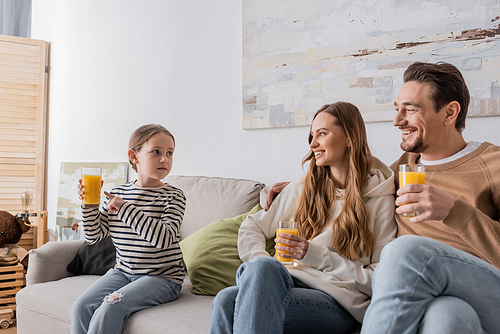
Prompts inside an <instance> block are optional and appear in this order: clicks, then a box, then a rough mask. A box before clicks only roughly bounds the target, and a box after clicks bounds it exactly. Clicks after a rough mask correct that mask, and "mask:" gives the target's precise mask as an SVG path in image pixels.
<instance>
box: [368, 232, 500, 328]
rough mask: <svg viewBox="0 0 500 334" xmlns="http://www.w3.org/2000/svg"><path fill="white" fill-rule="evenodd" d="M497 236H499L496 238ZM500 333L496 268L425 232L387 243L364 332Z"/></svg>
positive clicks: (499, 274) (499, 284)
mask: <svg viewBox="0 0 500 334" xmlns="http://www.w3.org/2000/svg"><path fill="white" fill-rule="evenodd" d="M499 242H500V240H499ZM483 331H484V332H485V333H500V270H499V269H498V268H496V267H494V266H493V265H491V264H489V263H487V262H486V261H483V260H481V259H479V258H477V257H475V256H473V255H471V254H468V253H466V252H463V251H460V250H458V249H456V248H453V247H450V246H448V245H446V244H444V243H441V242H438V241H436V240H432V239H429V238H424V237H419V236H414V235H408V236H402V237H399V238H397V239H396V240H394V241H392V242H391V243H389V244H388V245H387V246H385V248H384V250H383V251H382V256H381V260H380V263H379V264H378V265H377V267H376V269H375V273H374V277H373V296H372V302H371V305H370V306H369V307H368V310H367V312H366V314H365V317H364V320H363V327H362V333H366V334H377V333H383V334H390V333H394V334H403V333H425V334H429V333H440V334H446V333H450V334H451V333H474V334H477V333H483Z"/></svg>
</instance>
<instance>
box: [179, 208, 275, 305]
mask: <svg viewBox="0 0 500 334" xmlns="http://www.w3.org/2000/svg"><path fill="white" fill-rule="evenodd" d="M261 209H262V207H261V206H260V205H259V204H257V205H256V206H255V207H254V208H253V209H252V210H250V211H249V212H247V213H244V214H241V215H238V216H236V217H232V218H226V219H222V220H219V221H217V222H214V223H212V224H210V225H208V226H207V227H205V228H203V229H201V230H198V231H196V232H195V233H193V234H191V235H190V236H189V237H187V238H186V239H184V240H182V241H181V242H180V246H181V249H182V255H183V257H184V262H186V266H187V271H188V274H189V277H190V279H191V282H192V284H193V289H192V292H193V293H194V294H198V295H211V296H215V295H216V294H217V292H219V291H220V290H222V289H224V288H225V287H228V286H232V285H236V270H237V269H238V267H239V266H240V264H241V260H240V258H239V256H238V246H237V243H238V230H239V228H240V225H241V223H242V222H243V220H245V218H246V217H247V216H248V215H249V214H254V213H257V212H258V211H260V210H261ZM267 250H268V252H269V253H271V254H272V255H274V240H273V239H271V240H268V249H267Z"/></svg>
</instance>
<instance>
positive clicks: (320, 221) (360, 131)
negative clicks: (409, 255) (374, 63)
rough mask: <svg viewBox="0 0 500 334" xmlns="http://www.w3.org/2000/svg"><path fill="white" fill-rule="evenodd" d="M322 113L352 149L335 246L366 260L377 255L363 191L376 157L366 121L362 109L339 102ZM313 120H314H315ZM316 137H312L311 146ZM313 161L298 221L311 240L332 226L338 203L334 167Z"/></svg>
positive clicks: (310, 157) (311, 156) (335, 227)
mask: <svg viewBox="0 0 500 334" xmlns="http://www.w3.org/2000/svg"><path fill="white" fill-rule="evenodd" d="M322 112H327V113H329V114H330V115H332V116H334V117H335V119H336V121H337V122H336V124H337V125H339V126H340V127H342V128H343V130H344V132H345V134H346V136H347V139H348V142H349V143H350V146H349V147H347V154H348V155H349V167H348V171H347V176H346V181H345V192H344V196H345V201H344V205H343V207H342V210H341V212H340V214H339V215H338V217H337V218H336V219H335V221H334V222H333V228H332V232H333V233H332V246H333V247H335V248H336V249H337V252H338V253H339V254H340V255H343V256H345V257H346V258H348V259H351V260H352V259H356V258H362V257H364V256H369V255H371V254H372V253H373V244H374V238H373V233H372V231H371V229H370V227H369V221H370V216H369V213H368V210H367V209H366V205H365V202H364V201H363V198H362V189H363V186H364V184H365V182H366V180H367V177H368V172H369V171H370V166H371V162H372V155H371V153H370V148H369V147H368V141H367V139H366V130H365V124H364V121H363V118H362V117H361V113H360V112H359V110H358V108H357V107H356V106H354V105H353V104H351V103H347V102H336V103H332V104H328V105H325V106H323V107H322V108H321V109H320V110H318V111H317V112H316V114H315V115H314V118H316V116H317V115H318V114H320V113H322ZM314 118H313V121H314ZM312 139H313V137H312V134H311V133H310V134H309V144H310V143H311V141H312ZM307 161H309V162H310V163H309V169H308V171H307V174H306V177H305V180H304V188H303V189H302V194H301V195H300V199H299V203H298V205H297V209H296V210H295V213H294V216H293V217H294V218H293V219H294V220H295V221H296V222H297V225H298V229H299V235H301V236H303V237H305V238H306V239H308V240H310V239H312V238H314V237H315V236H317V235H319V234H321V233H322V232H323V229H324V228H325V226H326V225H327V223H328V218H329V215H330V213H331V211H332V208H333V206H334V203H335V200H336V190H335V189H336V188H337V187H338V185H339V181H342V180H336V179H335V178H334V177H333V175H332V173H331V171H330V166H317V165H316V159H315V158H314V153H313V152H312V151H311V152H309V153H308V154H307V156H306V157H305V158H304V159H303V161H302V165H304V164H305V163H306V162H307Z"/></svg>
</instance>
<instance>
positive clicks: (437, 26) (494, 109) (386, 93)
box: [243, 0, 500, 129]
mask: <svg viewBox="0 0 500 334" xmlns="http://www.w3.org/2000/svg"><path fill="white" fill-rule="evenodd" d="M499 41H500V3H499V2H498V1H491V0H490V1H486V0H474V1H469V0H460V1H456V0H442V1H441V0H439V1H434V0H430V1H401V0H379V1H375V0H371V1H370V0H369V1H360V0H354V1H353V0H336V1H320V0H305V1H304V0H287V1H268V0H243V128H244V129H258V128H274V127H290V126H303V125H309V124H310V123H311V118H312V116H313V115H314V113H315V112H316V111H317V110H318V109H319V108H320V107H321V106H322V105H324V104H327V103H332V102H335V101H339V100H341V101H348V102H352V103H354V104H356V105H357V106H358V107H359V108H360V110H361V112H362V113H363V117H364V119H365V121H367V122H376V121H389V120H392V118H393V116H394V106H393V102H394V100H395V98H396V97H397V94H398V92H399V90H400V88H401V86H402V85H403V79H402V74H403V72H404V70H405V69H406V67H407V66H408V65H409V64H411V63H413V62H415V61H425V62H437V61H445V62H449V63H452V64H454V65H455V66H457V67H458V68H459V69H460V70H461V71H462V73H463V74H464V77H465V80H466V82H467V84H468V86H469V89H470V93H471V98H472V100H471V106H470V109H469V115H470V116H487V115H500V87H499V81H500V79H499V78H500V58H499V55H500V45H499Z"/></svg>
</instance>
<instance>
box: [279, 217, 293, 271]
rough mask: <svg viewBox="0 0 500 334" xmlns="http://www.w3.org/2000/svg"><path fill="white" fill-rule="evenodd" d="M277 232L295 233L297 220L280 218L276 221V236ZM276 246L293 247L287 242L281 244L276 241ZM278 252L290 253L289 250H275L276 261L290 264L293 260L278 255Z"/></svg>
mask: <svg viewBox="0 0 500 334" xmlns="http://www.w3.org/2000/svg"><path fill="white" fill-rule="evenodd" d="M278 233H290V234H294V235H297V222H290V221H285V220H281V221H280V222H279V223H278V229H277V230H276V236H277V235H278ZM276 246H283V247H293V246H290V245H287V244H281V243H276ZM278 252H280V253H283V254H292V253H290V252H284V251H278V250H276V255H275V257H276V259H278V261H280V262H281V263H283V264H284V265H290V264H291V263H292V262H293V259H289V258H285V257H281V256H279V255H278Z"/></svg>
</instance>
